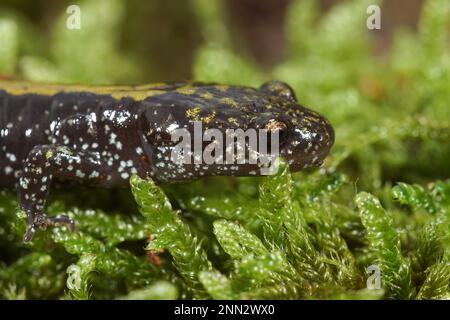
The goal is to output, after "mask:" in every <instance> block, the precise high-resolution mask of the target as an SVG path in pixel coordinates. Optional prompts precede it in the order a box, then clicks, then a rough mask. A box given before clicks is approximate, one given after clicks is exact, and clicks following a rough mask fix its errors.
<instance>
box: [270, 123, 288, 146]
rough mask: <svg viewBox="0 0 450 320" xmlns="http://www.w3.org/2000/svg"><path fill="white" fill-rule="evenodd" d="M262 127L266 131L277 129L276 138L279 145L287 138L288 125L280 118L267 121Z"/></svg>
mask: <svg viewBox="0 0 450 320" xmlns="http://www.w3.org/2000/svg"><path fill="white" fill-rule="evenodd" d="M264 129H266V130H267V131H268V132H275V131H278V139H279V142H280V145H282V144H284V143H285V142H286V141H287V140H288V138H289V130H288V127H287V125H286V124H285V123H284V122H282V121H280V120H276V119H272V120H270V121H269V122H267V123H266V125H265V126H264Z"/></svg>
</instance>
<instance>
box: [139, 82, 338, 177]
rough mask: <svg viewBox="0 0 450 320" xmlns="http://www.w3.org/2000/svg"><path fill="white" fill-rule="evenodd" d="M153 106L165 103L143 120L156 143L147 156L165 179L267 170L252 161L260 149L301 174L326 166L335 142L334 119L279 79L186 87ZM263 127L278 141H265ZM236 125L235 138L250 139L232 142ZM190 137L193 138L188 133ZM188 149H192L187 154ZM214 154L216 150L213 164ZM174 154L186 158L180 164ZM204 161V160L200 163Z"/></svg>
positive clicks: (156, 173)
mask: <svg viewBox="0 0 450 320" xmlns="http://www.w3.org/2000/svg"><path fill="white" fill-rule="evenodd" d="M152 103H153V104H156V105H158V104H159V105H161V106H165V107H149V108H144V109H143V110H144V114H145V115H144V116H143V117H142V120H143V125H142V129H143V133H144V135H145V136H146V138H145V140H146V141H147V142H148V143H147V145H148V146H150V147H151V148H150V149H151V150H150V151H149V152H147V154H148V157H149V158H150V159H151V162H152V163H153V164H154V169H153V175H154V176H155V177H156V178H157V179H159V180H160V181H181V180H187V179H192V178H196V177H200V176H208V175H237V176H248V175H260V174H265V173H262V170H260V169H262V168H263V167H265V164H267V163H265V164H263V165H262V164H261V162H260V161H258V162H257V163H255V162H252V161H251V157H250V156H249V155H250V153H252V151H254V150H255V149H256V154H258V155H261V154H263V155H264V154H265V155H267V154H268V155H281V156H282V157H283V158H284V159H285V160H286V162H287V163H288V164H289V166H290V169H291V171H299V170H302V169H305V168H308V167H314V166H320V165H321V164H322V163H323V160H324V159H325V157H326V156H327V155H328V153H329V151H330V149H331V147H332V145H333V143H334V131H333V128H332V127H331V125H330V123H329V122H328V121H327V120H326V119H325V118H324V117H322V116H321V115H319V114H318V113H316V112H314V111H312V110H309V109H307V108H305V107H303V106H301V105H300V104H299V103H298V102H297V100H296V98H295V95H294V93H293V91H292V89H291V88H290V87H289V86H288V85H286V84H284V83H282V82H278V81H271V82H268V83H266V84H264V85H263V86H261V88H259V89H253V88H248V87H239V86H221V85H199V86H193V87H182V88H178V89H177V91H176V92H171V93H167V94H164V95H160V96H158V97H152ZM261 129H264V130H266V132H267V131H268V132H271V133H275V132H276V133H277V134H278V137H279V143H278V145H276V140H273V139H272V138H270V139H268V141H263V142H261V140H260V137H261V136H260V135H259V133H260V132H261ZM229 130H232V131H233V132H234V133H233V134H235V136H234V137H235V138H236V137H237V136H238V135H239V134H241V138H242V139H239V138H236V140H235V141H234V140H233V143H232V144H231V145H229V144H228V131H229ZM174 134H175V135H174ZM186 134H187V136H188V138H184V137H185V135H186ZM212 137H214V138H213V139H212ZM252 137H257V138H256V140H257V142H256V148H255V147H254V146H255V145H253V146H250V144H251V142H250V140H252ZM174 138H175V139H174ZM253 140H255V139H253ZM274 141H275V143H274ZM182 142H183V143H182ZM185 142H188V143H187V144H185ZM261 145H264V146H266V148H265V150H266V151H265V150H261ZM180 146H187V147H186V149H183V151H182V152H181V153H180V152H179V150H180V148H179V147H180ZM197 146H199V149H196V148H197ZM183 148H184V147H183ZM274 148H276V150H275V149H274ZM144 149H145V148H144ZM230 150H231V156H230V157H229V153H230V152H229V151H230ZM242 150H243V151H244V152H243V154H244V158H245V161H244V162H239V155H238V153H239V151H242ZM277 150H278V152H277ZM174 151H176V152H174ZM197 151H199V152H197ZM174 154H175V155H178V154H182V157H178V156H175V157H174ZM209 155H213V156H212V158H211V159H210V161H209V160H208V159H207V156H209ZM174 158H175V159H177V161H178V160H179V159H182V161H181V162H177V161H173V159H174ZM197 158H198V159H200V162H199V163H197V162H195V161H194V160H193V159H197ZM229 159H231V162H228V160H229ZM186 160H188V161H186Z"/></svg>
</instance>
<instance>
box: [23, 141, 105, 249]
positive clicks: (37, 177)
mask: <svg viewBox="0 0 450 320" xmlns="http://www.w3.org/2000/svg"><path fill="white" fill-rule="evenodd" d="M102 170H103V169H102V163H101V161H100V156H99V154H98V153H94V152H85V151H72V150H70V149H69V148H67V147H64V146H60V145H40V146H36V147H34V148H33V150H31V152H30V153H29V155H28V157H27V159H26V160H25V164H24V169H23V171H22V175H21V177H20V181H19V188H18V197H19V206H20V208H21V210H23V211H24V212H25V213H26V215H27V231H26V233H25V236H24V241H25V242H29V241H31V239H32V237H33V234H34V232H35V231H36V228H37V229H41V230H45V229H46V228H47V227H51V226H55V225H60V224H65V225H67V226H69V228H70V229H71V230H74V228H75V223H74V221H72V220H71V219H70V218H69V217H67V216H63V215H61V216H56V217H49V216H47V215H46V214H45V213H44V207H45V200H46V198H47V195H48V192H49V189H50V186H51V184H52V182H53V181H54V179H55V178H56V179H58V180H60V179H65V180H76V181H81V182H85V183H86V182H89V183H93V184H95V183H96V182H97V181H99V180H100V179H102V178H103V177H104V174H103V171H102Z"/></svg>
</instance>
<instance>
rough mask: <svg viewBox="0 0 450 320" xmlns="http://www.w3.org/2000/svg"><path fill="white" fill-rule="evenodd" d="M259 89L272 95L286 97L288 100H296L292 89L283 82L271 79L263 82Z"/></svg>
mask: <svg viewBox="0 0 450 320" xmlns="http://www.w3.org/2000/svg"><path fill="white" fill-rule="evenodd" d="M260 89H261V90H263V91H267V92H269V93H270V94H272V95H275V96H278V97H283V98H286V99H287V100H289V101H292V102H297V97H296V96H295V92H294V90H293V89H292V88H291V87H290V86H289V85H287V84H286V83H284V82H281V81H278V80H272V81H269V82H266V83H264V84H263V85H262V86H261V88H260Z"/></svg>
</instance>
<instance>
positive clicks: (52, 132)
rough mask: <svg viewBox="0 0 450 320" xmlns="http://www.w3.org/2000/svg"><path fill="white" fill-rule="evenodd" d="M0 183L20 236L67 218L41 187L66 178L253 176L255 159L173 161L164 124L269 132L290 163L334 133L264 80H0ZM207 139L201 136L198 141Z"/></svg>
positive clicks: (297, 164) (286, 91) (287, 91)
mask: <svg viewBox="0 0 450 320" xmlns="http://www.w3.org/2000/svg"><path fill="white" fill-rule="evenodd" d="M0 115H1V116H0V130H1V131H0V139H1V140H0V187H16V188H17V189H18V198H19V206H20V208H21V210H23V211H24V212H25V213H26V215H27V224H28V229H27V232H26V234H25V241H31V239H32V236H33V234H34V232H35V230H36V229H42V230H44V229H46V228H47V227H49V226H53V225H56V224H67V225H68V226H69V227H71V228H72V229H73V227H74V222H73V221H72V220H70V219H69V218H68V217H66V216H57V217H48V216H47V215H45V213H44V207H45V200H46V198H47V195H48V193H49V190H50V187H51V186H52V185H53V184H54V183H55V182H59V181H74V182H76V183H80V184H88V185H95V186H100V187H120V186H127V185H128V180H129V177H130V176H131V175H132V174H137V175H139V176H140V177H141V178H151V179H153V180H155V181H156V182H158V183H171V182H180V181H188V180H193V179H196V178H199V177H201V176H211V175H233V176H250V175H259V174H260V169H261V165H260V164H250V163H244V164H239V165H236V164H234V165H231V164H220V163H213V164H209V165H205V164H202V165H196V164H181V165H180V164H175V163H173V162H171V161H170V158H169V157H170V155H171V152H172V151H173V149H174V147H175V145H176V142H174V141H172V140H171V133H172V130H173V129H174V128H186V130H187V131H188V132H190V133H193V132H194V122H197V123H199V122H201V124H202V125H203V130H206V129H210V128H215V129H217V130H219V131H220V132H223V133H225V132H226V130H227V129H238V128H240V129H242V130H244V131H245V130H247V129H266V130H268V131H277V132H278V133H279V137H280V150H279V152H280V155H281V156H282V157H283V158H284V159H285V160H286V162H287V163H288V164H289V166H290V169H291V170H292V171H298V170H302V169H304V168H307V167H312V166H320V165H321V164H322V162H323V159H324V158H325V157H326V156H327V154H328V152H329V150H330V148H331V147H332V145H333V143H334V132H333V128H332V127H331V125H330V124H329V123H328V121H327V120H326V119H325V118H323V117H322V116H320V115H319V114H317V113H315V112H314V111H311V110H309V109H307V108H305V107H303V106H301V105H300V104H298V102H297V100H296V98H295V95H294V92H293V91H292V89H291V88H290V87H289V86H287V85H286V84H284V83H281V82H278V81H271V82H268V83H266V84H264V85H263V86H261V87H260V88H259V89H254V88H250V87H243V86H225V85H216V84H197V83H175V84H156V85H146V86H135V87H77V86H64V87H63V86H55V85H31V84H26V83H17V82H9V81H5V82H1V81H0ZM206 145H207V144H205V143H204V144H202V148H205V147H206Z"/></svg>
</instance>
